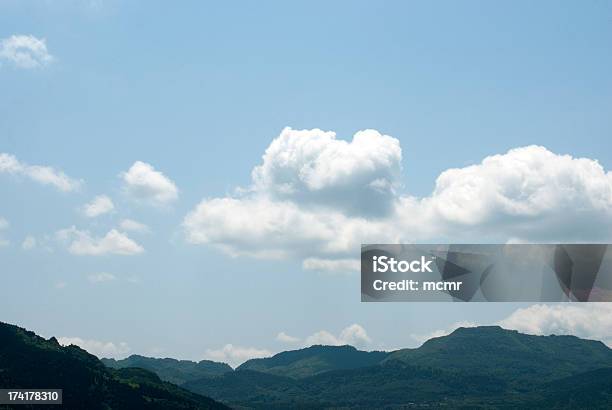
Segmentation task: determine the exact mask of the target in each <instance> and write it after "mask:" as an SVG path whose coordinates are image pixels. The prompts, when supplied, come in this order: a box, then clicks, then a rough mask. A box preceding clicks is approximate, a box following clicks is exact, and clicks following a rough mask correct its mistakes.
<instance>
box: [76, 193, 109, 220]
mask: <svg viewBox="0 0 612 410" xmlns="http://www.w3.org/2000/svg"><path fill="white" fill-rule="evenodd" d="M114 209H115V204H113V201H112V200H111V199H110V198H109V197H108V196H106V195H98V196H96V197H95V198H94V199H93V200H92V201H91V202H89V203H87V204H85V206H83V213H84V214H85V215H86V216H87V217H88V218H95V217H97V216H100V215H104V214H107V213H109V212H112V211H113V210H114Z"/></svg>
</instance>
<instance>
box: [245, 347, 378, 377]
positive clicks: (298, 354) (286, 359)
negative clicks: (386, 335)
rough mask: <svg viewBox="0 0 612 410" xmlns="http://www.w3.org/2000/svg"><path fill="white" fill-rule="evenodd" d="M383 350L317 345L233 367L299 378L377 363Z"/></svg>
mask: <svg viewBox="0 0 612 410" xmlns="http://www.w3.org/2000/svg"><path fill="white" fill-rule="evenodd" d="M387 355H388V353H387V352H364V351H362V350H357V349H355V348H354V347H353V346H320V345H315V346H311V347H308V348H305V349H300V350H291V351H287V352H281V353H278V354H276V355H274V356H272V357H268V358H264V359H251V360H248V361H246V362H245V363H243V364H242V365H240V366H239V367H238V368H237V369H236V370H255V371H259V372H263V373H270V374H275V375H278V376H287V377H293V378H303V377H308V376H314V375H316V374H320V373H324V372H328V371H330V370H342V369H354V368H358V367H366V366H372V365H375V364H378V363H380V362H381V361H382V360H383V359H384V358H385V357H387Z"/></svg>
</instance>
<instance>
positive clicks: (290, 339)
mask: <svg viewBox="0 0 612 410" xmlns="http://www.w3.org/2000/svg"><path fill="white" fill-rule="evenodd" d="M276 340H278V341H279V342H282V343H298V342H299V341H300V340H301V339H300V338H299V337H294V336H290V335H288V334H287V333H285V332H280V333H279V334H277V335H276Z"/></svg>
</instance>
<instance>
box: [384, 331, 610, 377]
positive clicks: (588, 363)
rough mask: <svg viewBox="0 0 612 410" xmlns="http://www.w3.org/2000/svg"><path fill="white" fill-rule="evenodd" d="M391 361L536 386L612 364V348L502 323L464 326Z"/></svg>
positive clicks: (399, 353) (397, 353) (393, 356)
mask: <svg viewBox="0 0 612 410" xmlns="http://www.w3.org/2000/svg"><path fill="white" fill-rule="evenodd" d="M385 360H386V361H394V360H398V361H402V362H404V363H407V364H410V365H411V366H419V367H428V368H434V369H444V370H448V371H458V372H466V373H470V374H483V375H490V376H493V377H496V378H499V379H501V380H504V381H506V382H508V383H511V384H514V385H517V384H521V383H527V384H528V385H530V384H531V383H533V382H534V381H536V382H544V381H549V380H554V379H559V378H562V377H567V376H570V375H573V374H576V373H579V372H585V371H588V370H594V369H597V368H601V367H612V351H611V350H610V349H609V348H608V347H607V346H606V345H604V344H603V343H602V342H599V341H594V340H584V339H579V338H577V337H575V336H533V335H526V334H523V333H519V332H517V331H515V330H506V329H502V328H501V327H499V326H481V327H473V328H459V329H457V330H455V331H454V332H453V333H451V334H449V335H448V336H443V337H438V338H434V339H430V340H428V341H426V342H425V343H424V344H423V345H422V346H421V347H419V348H417V349H402V350H397V351H395V352H392V353H391V354H390V355H389V356H388V357H387V358H386V359H385Z"/></svg>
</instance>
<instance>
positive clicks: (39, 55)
mask: <svg viewBox="0 0 612 410" xmlns="http://www.w3.org/2000/svg"><path fill="white" fill-rule="evenodd" d="M2 60H5V61H8V62H10V63H12V64H13V65H14V66H15V67H18V68H38V67H42V66H45V65H47V64H49V63H50V62H52V61H53V56H52V55H51V54H49V51H48V50H47V41H46V40H45V39H44V38H40V39H39V38H36V37H34V36H32V35H13V36H10V37H7V38H4V39H1V40H0V62H1V61H2Z"/></svg>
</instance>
